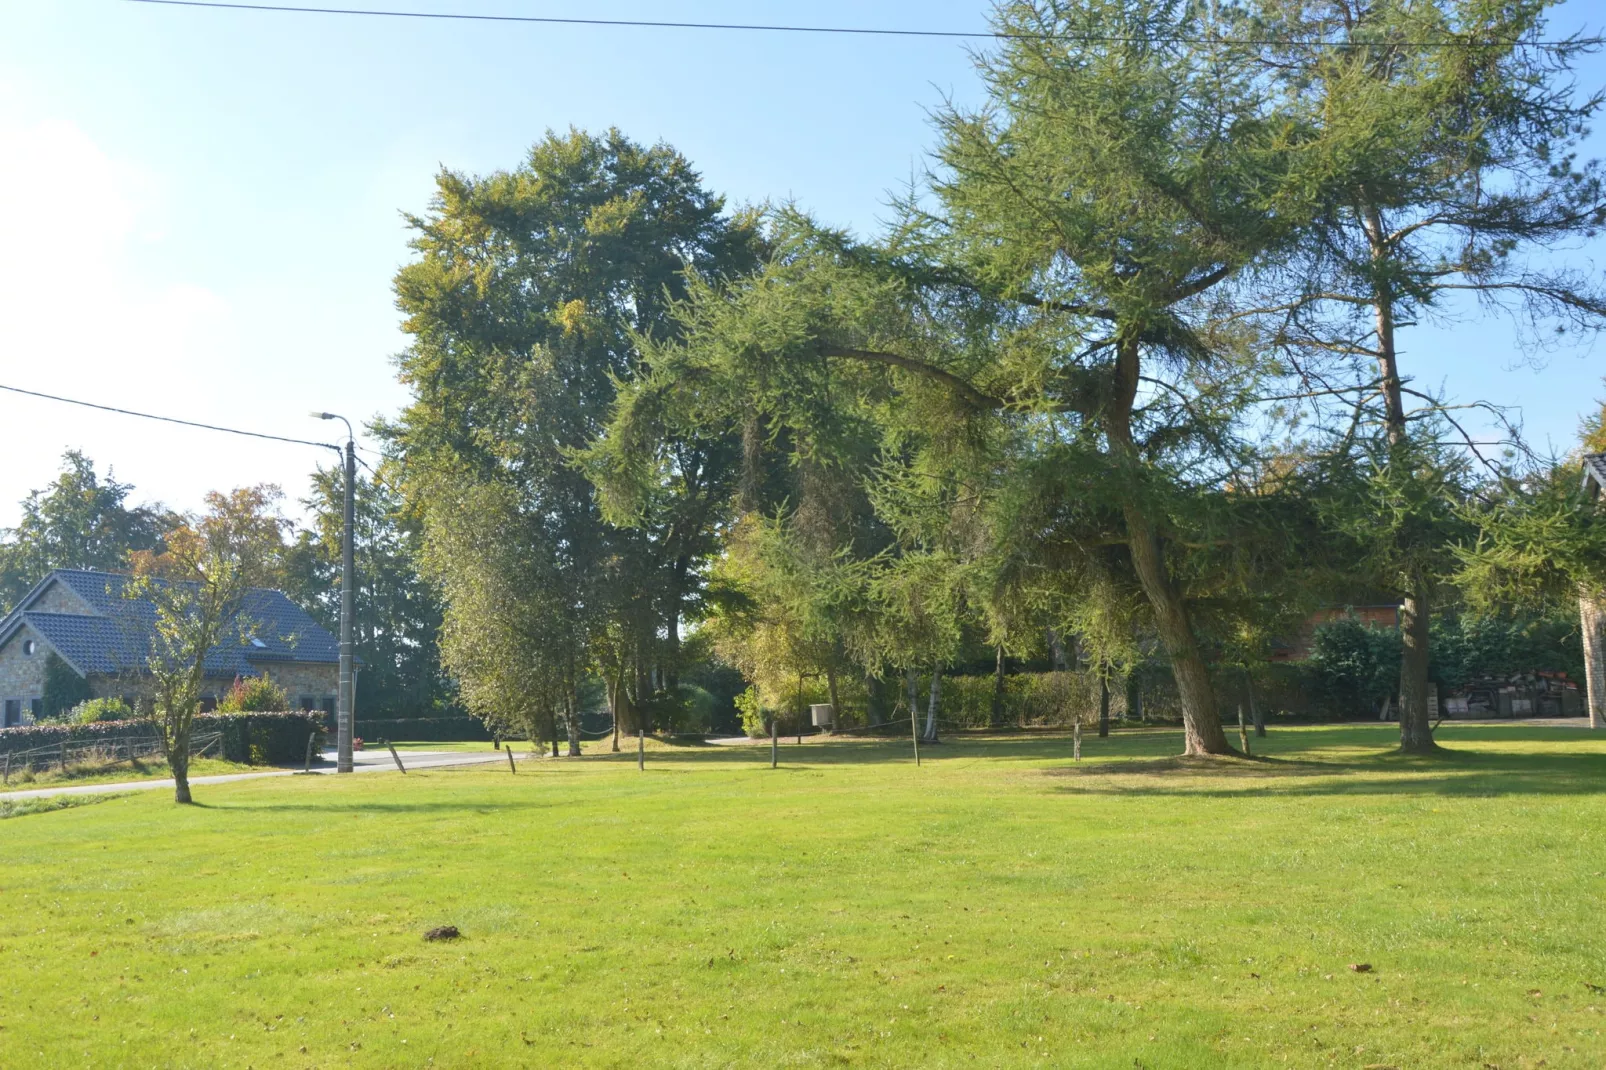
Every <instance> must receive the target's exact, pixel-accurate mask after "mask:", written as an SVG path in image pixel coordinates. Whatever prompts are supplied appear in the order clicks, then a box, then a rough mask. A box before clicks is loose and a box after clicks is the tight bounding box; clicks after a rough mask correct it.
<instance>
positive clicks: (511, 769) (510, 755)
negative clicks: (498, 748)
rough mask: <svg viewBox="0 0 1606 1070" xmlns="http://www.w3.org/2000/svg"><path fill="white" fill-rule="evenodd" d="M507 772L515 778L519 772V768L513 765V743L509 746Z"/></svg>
mask: <svg viewBox="0 0 1606 1070" xmlns="http://www.w3.org/2000/svg"><path fill="white" fill-rule="evenodd" d="M507 771H508V772H510V773H512V774H514V775H515V776H517V775H518V772H519V767H518V766H516V765H514V764H513V744H511V743H509V744H508V745H507Z"/></svg>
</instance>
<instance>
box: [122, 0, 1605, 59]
mask: <svg viewBox="0 0 1606 1070" xmlns="http://www.w3.org/2000/svg"><path fill="white" fill-rule="evenodd" d="M128 2H129V3H134V4H161V5H162V6H164V7H204V8H221V9H224V10H229V11H267V12H278V13H286V14H295V15H366V16H370V17H373V18H385V19H441V20H455V21H460V22H524V23H537V24H541V25H548V26H626V27H640V28H644V29H658V30H737V31H747V32H755V33H813V34H835V35H839V36H861V37H928V38H933V37H934V38H949V39H969V40H1000V41H1011V40H1013V41H1068V42H1069V41H1075V42H1081V43H1083V44H1200V45H1247V46H1273V45H1282V46H1288V47H1291V48H1292V47H1298V48H1339V49H1349V48H1422V49H1428V48H1489V47H1516V46H1523V47H1540V48H1543V47H1554V46H1559V45H1567V44H1575V43H1576V42H1570V41H1522V40H1516V41H1512V40H1501V41H1469V40H1456V39H1450V40H1443V41H1388V40H1378V41H1319V40H1313V41H1294V40H1286V39H1272V38H1268V39H1264V40H1262V39H1256V38H1213V37H1163V36H1162V37H1147V36H1145V37H1125V36H1119V35H1110V36H1105V35H1098V34H1065V33H1034V32H1031V31H1022V30H913V29H897V28H891V27H873V26H788V25H781V24H769V23H751V22H668V21H662V20H656V19H585V18H562V17H559V16H555V15H479V14H472V13H468V12H456V11H386V10H374V9H371V8H354V7H303V6H299V5H291V4H234V3H225V2H223V0H128Z"/></svg>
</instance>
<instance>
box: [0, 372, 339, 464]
mask: <svg viewBox="0 0 1606 1070" xmlns="http://www.w3.org/2000/svg"><path fill="white" fill-rule="evenodd" d="M0 390H7V391H10V392H11V393H13V394H26V395H28V396H29V397H33V398H44V399H45V400H47V401H59V402H62V403H63V404H65V405H81V406H83V407H84V408H86V409H99V410H100V411H102V412H115V413H118V414H119V415H122V416H138V417H139V418H140V419H142V420H158V421H160V422H161V423H164V424H180V425H182V426H184V427H198V428H201V429H202V430H204V431H223V432H225V433H227V434H230V435H244V436H245V437H246V438H265V439H268V440H269V441H272V442H290V443H294V444H295V445H297V446H319V447H321V448H323V449H326V450H334V451H336V452H337V453H338V452H339V451H340V447H339V446H337V445H335V444H334V443H332V442H314V441H312V440H311V439H306V438H287V437H285V436H284V435H269V434H264V433H263V432H261V431H242V430H240V429H239V428H237V427H222V426H219V425H218V424H203V423H200V422H199V421H196V420H180V419H179V418H178V417H176V416H158V415H156V414H155V413H150V412H135V411H134V410H133V409H119V408H117V407H116V406H115V405H97V404H96V403H95V402H93V401H80V400H78V399H77V398H65V397H62V396H61V395H59V394H46V393H43V392H42V391H38V390H24V389H23V388H22V387H20V386H7V385H5V384H4V383H0Z"/></svg>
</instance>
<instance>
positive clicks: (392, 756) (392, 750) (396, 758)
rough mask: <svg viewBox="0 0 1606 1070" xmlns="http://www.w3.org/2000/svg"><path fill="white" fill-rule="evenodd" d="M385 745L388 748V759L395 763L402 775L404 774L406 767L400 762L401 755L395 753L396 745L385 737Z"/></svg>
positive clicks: (405, 773)
mask: <svg viewBox="0 0 1606 1070" xmlns="http://www.w3.org/2000/svg"><path fill="white" fill-rule="evenodd" d="M385 746H386V747H388V748H390V760H391V761H393V762H395V763H396V768H397V769H400V770H401V771H402V776H406V775H407V767H406V766H405V765H403V764H402V763H401V755H399V754H397V753H396V745H395V744H394V743H392V742H391V741H390V740H388V739H387V740H385Z"/></svg>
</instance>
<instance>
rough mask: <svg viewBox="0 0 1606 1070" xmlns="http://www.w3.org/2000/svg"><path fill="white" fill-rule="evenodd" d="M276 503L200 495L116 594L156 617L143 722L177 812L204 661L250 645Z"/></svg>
mask: <svg viewBox="0 0 1606 1070" xmlns="http://www.w3.org/2000/svg"><path fill="white" fill-rule="evenodd" d="M278 498H279V491H278V489H277V488H276V487H271V486H266V485H263V486H258V487H249V488H242V489H239V490H236V491H234V492H233V493H231V494H221V493H217V492H214V493H212V494H209V495H207V511H206V512H205V513H203V514H199V515H196V516H190V517H186V518H185V520H184V522H183V523H182V524H180V525H179V526H178V527H176V528H174V529H172V530H171V531H169V532H168V533H167V534H166V536H165V538H164V547H163V549H162V551H161V552H160V553H151V552H148V551H146V552H138V553H135V554H133V555H132V558H131V563H132V566H133V574H134V576H133V579H132V580H131V581H130V582H128V583H127V584H125V585H124V587H123V594H124V597H125V598H129V599H142V600H147V601H149V602H150V603H151V605H152V607H153V608H154V611H155V620H154V622H153V624H152V627H151V635H150V647H149V653H148V655H147V657H146V669H147V671H148V673H149V676H148V680H149V683H150V691H151V697H152V701H153V712H152V716H153V720H154V723H155V725H156V727H157V730H158V732H159V733H160V735H161V738H162V742H163V747H164V750H165V751H166V753H167V756H168V764H169V765H170V766H171V768H172V770H173V779H174V782H175V786H174V798H175V800H176V801H177V802H180V803H187V802H189V801H190V787H189V777H188V768H189V752H190V736H191V733H192V731H193V727H194V723H195V715H196V712H197V710H198V709H199V706H200V699H201V689H202V687H203V685H204V681H205V678H206V658H207V655H208V654H209V653H210V652H211V651H212V650H213V649H214V648H216V647H218V646H220V645H222V644H224V643H241V644H243V643H246V642H248V641H249V640H250V638H251V635H252V633H253V632H254V631H255V629H256V627H257V624H256V622H254V621H252V620H251V619H250V618H249V617H248V616H247V615H246V614H245V612H244V609H245V601H246V596H247V594H248V593H249V591H250V589H251V588H252V587H253V586H255V585H257V584H260V583H267V582H271V578H272V576H273V575H274V573H275V571H276V570H277V568H278V566H279V564H280V558H281V554H282V552H283V549H284V530H285V528H286V526H287V524H288V522H287V521H286V520H284V518H283V517H281V516H280V515H279V514H278V513H277V511H276V505H277V501H278Z"/></svg>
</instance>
